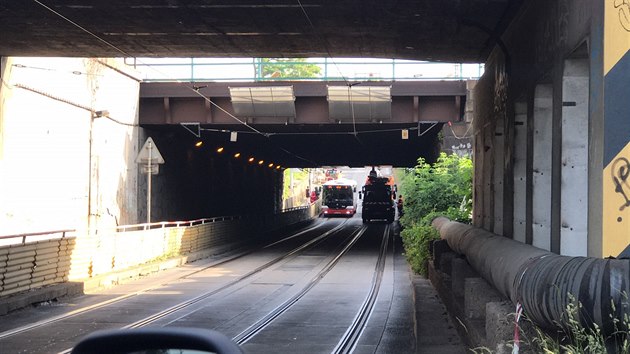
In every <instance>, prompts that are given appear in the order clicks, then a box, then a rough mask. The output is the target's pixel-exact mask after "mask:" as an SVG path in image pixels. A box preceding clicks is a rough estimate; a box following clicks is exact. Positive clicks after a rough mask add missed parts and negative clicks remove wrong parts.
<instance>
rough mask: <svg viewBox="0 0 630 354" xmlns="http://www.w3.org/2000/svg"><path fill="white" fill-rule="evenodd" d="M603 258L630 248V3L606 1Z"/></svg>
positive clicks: (629, 0)
mask: <svg viewBox="0 0 630 354" xmlns="http://www.w3.org/2000/svg"><path fill="white" fill-rule="evenodd" d="M603 59H604V132H603V133H604V137H603V138H604V139H603V149H604V151H603V152H604V171H603V176H602V177H603V193H602V196H603V215H602V217H603V220H602V225H603V230H602V253H603V254H602V256H609V255H612V256H617V255H618V254H619V253H620V252H621V251H623V250H624V248H626V246H627V245H628V244H630V0H605V8H604V57H603Z"/></svg>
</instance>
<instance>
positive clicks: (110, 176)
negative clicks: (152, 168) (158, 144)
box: [0, 58, 139, 235]
mask: <svg viewBox="0 0 630 354" xmlns="http://www.w3.org/2000/svg"><path fill="white" fill-rule="evenodd" d="M119 67H122V66H121V65H120V63H119V62H118V61H117V60H113V59H102V60H101V59H84V58H3V60H2V86H1V87H0V102H1V103H2V104H1V105H0V136H1V137H2V139H0V195H1V196H2V203H0V230H1V231H0V232H1V233H2V234H5V235H6V234H11V233H17V232H25V231H31V232H36V231H45V230H52V229H74V228H83V229H85V228H86V227H87V222H88V215H89V219H90V222H91V224H92V226H95V227H98V226H108V225H115V224H117V223H118V224H124V223H134V222H136V221H137V197H136V188H137V180H136V176H137V166H136V164H135V162H134V159H135V157H136V153H137V137H136V136H137V132H138V127H137V116H138V112H137V111H138V90H139V83H138V81H136V80H134V79H133V78H132V77H130V76H129V75H128V74H127V73H124V72H121V71H120V69H119ZM99 110H107V111H109V115H110V116H111V117H112V118H113V119H107V118H94V119H93V117H94V116H95V114H94V111H99Z"/></svg>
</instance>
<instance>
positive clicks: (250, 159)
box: [247, 157, 255, 162]
mask: <svg viewBox="0 0 630 354" xmlns="http://www.w3.org/2000/svg"><path fill="white" fill-rule="evenodd" d="M254 160H255V159H254V158H253V157H250V158H249V159H247V161H249V162H254Z"/></svg>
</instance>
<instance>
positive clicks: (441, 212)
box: [399, 153, 473, 276]
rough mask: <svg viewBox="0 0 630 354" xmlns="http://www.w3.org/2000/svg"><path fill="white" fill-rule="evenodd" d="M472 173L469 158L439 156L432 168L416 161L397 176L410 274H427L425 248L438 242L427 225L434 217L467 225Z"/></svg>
mask: <svg viewBox="0 0 630 354" xmlns="http://www.w3.org/2000/svg"><path fill="white" fill-rule="evenodd" d="M472 173H473V163H472V160H471V159H470V158H467V157H459V156H457V155H455V154H453V155H446V154H445V153H441V154H440V156H439V158H438V160H437V161H436V162H435V163H434V164H429V163H427V162H426V161H425V160H424V159H422V158H420V159H418V164H417V165H416V166H415V167H414V168H412V169H408V170H405V171H404V172H403V173H402V176H399V179H400V180H401V182H400V194H401V195H403V196H404V200H405V206H404V215H403V216H402V217H401V218H400V224H401V226H402V228H403V230H402V232H401V236H402V238H403V242H404V245H405V255H406V256H407V260H408V261H409V264H411V266H412V268H413V270H414V272H416V273H419V274H422V275H425V276H426V274H427V261H428V260H429V258H430V254H429V244H430V243H431V241H433V240H437V239H439V235H438V233H437V231H436V230H435V229H434V228H433V227H432V226H431V221H432V220H433V219H434V218H436V217H437V216H446V217H447V218H449V219H451V220H456V221H460V222H464V223H470V221H471V213H472Z"/></svg>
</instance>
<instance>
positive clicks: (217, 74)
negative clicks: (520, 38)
mask: <svg viewBox="0 0 630 354" xmlns="http://www.w3.org/2000/svg"><path fill="white" fill-rule="evenodd" d="M182 59H184V58H182ZM185 59H186V62H182V61H172V60H173V59H162V60H160V61H159V62H156V61H154V59H153V58H151V61H150V62H148V63H145V62H144V61H143V59H142V58H140V59H136V58H133V60H132V61H128V60H127V58H126V59H125V64H127V65H129V66H133V67H134V68H136V69H137V68H144V67H148V68H151V69H153V70H152V71H153V72H155V73H157V75H155V76H154V77H147V78H145V79H144V80H143V81H144V82H172V81H181V80H185V81H187V82H200V81H287V80H288V81H339V80H342V81H343V80H353V81H354V80H359V81H405V80H423V81H424V80H466V79H477V78H479V77H480V76H481V74H483V64H466V63H434V62H418V61H409V60H397V59H390V60H379V61H374V62H369V61H367V62H366V61H359V60H355V61H339V62H336V61H335V60H334V59H328V58H323V60H311V61H308V62H300V61H283V62H264V61H263V60H262V58H243V60H242V61H227V60H226V61H223V62H200V61H199V60H201V59H200V58H185ZM167 60H171V61H167ZM180 60H181V59H180ZM195 60H197V61H195ZM337 60H339V59H337ZM272 65H273V66H286V67H299V66H304V65H316V66H319V67H320V68H321V69H322V70H321V73H320V74H318V75H317V76H315V77H303V76H282V77H272V76H263V68H264V67H265V66H272ZM437 65H441V66H444V65H451V66H452V70H453V71H452V75H446V76H445V75H428V76H425V74H422V73H416V74H414V75H405V74H400V70H398V71H397V68H401V67H412V66H416V67H419V68H420V67H431V66H434V67H435V66H437ZM464 65H470V66H471V68H472V67H473V66H474V65H476V73H474V75H465V74H464ZM341 66H352V68H353V69H355V71H356V69H357V68H361V67H363V68H374V67H379V71H380V68H383V67H384V68H386V69H383V70H385V71H387V73H385V74H384V75H382V74H381V72H378V73H369V74H366V73H364V74H357V73H356V72H355V73H354V74H351V75H344V74H343V73H335V72H336V71H340V69H339V67H341ZM236 67H241V68H243V69H242V70H239V72H240V73H242V72H248V73H250V75H243V76H238V77H225V76H221V75H223V73H225V72H229V68H236ZM208 68H211V71H212V72H209V70H208ZM168 69H175V71H176V72H177V74H173V73H172V72H171V73H166V72H165V71H168ZM182 69H184V70H182ZM201 71H205V72H206V73H203V72H201ZM200 72H201V73H200ZM150 74H151V73H150V72H145V75H147V76H148V75H150Z"/></svg>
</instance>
